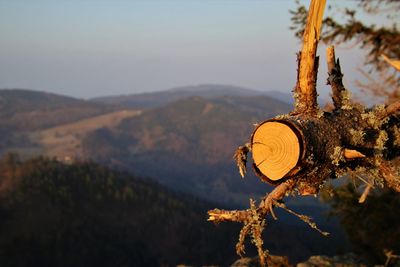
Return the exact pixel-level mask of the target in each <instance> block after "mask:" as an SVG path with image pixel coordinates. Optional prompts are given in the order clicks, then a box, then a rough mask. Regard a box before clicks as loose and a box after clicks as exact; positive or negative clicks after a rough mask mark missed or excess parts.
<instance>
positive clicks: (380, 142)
mask: <svg viewBox="0 0 400 267" xmlns="http://www.w3.org/2000/svg"><path fill="white" fill-rule="evenodd" d="M388 139H389V137H388V134H387V132H386V131H384V130H382V131H380V132H379V136H378V138H377V139H376V141H375V147H374V148H375V149H376V150H378V151H382V150H383V149H384V148H385V144H386V142H387V140H388Z"/></svg>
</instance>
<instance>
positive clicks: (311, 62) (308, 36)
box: [295, 0, 326, 114]
mask: <svg viewBox="0 0 400 267" xmlns="http://www.w3.org/2000/svg"><path fill="white" fill-rule="evenodd" d="M325 4H326V0H319V1H311V3H310V8H309V11H308V17H307V24H306V28H305V29H304V35H303V47H302V49H301V52H300V55H299V57H298V60H299V69H298V77H297V85H296V88H295V93H296V97H295V112H297V113H310V114H313V113H316V112H317V109H318V103H317V96H318V94H317V89H316V83H317V72H318V58H317V57H316V54H317V48H318V41H319V38H320V35H321V25H322V18H323V15H324V9H325Z"/></svg>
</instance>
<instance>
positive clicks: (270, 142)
mask: <svg viewBox="0 0 400 267" xmlns="http://www.w3.org/2000/svg"><path fill="white" fill-rule="evenodd" d="M251 145H252V153H253V160H254V164H255V166H256V167H257V168H258V170H259V171H260V172H261V173H262V174H263V175H265V176H266V177H267V178H268V179H269V180H271V181H274V182H275V181H278V180H280V179H282V178H285V177H288V176H290V175H292V174H294V173H293V171H294V170H295V169H296V166H297V164H298V162H299V158H300V155H301V153H302V151H301V150H302V146H301V143H300V140H299V137H298V134H296V131H295V129H293V128H292V127H290V126H288V125H287V124H285V123H282V122H278V121H267V122H264V123H263V124H261V125H260V126H258V127H257V129H256V130H255V131H254V133H253V136H252V144H251Z"/></svg>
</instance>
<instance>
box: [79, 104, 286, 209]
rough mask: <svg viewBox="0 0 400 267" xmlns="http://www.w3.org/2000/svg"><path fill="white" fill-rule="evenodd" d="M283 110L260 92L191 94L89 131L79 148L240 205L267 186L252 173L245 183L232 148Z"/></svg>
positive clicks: (181, 187)
mask: <svg viewBox="0 0 400 267" xmlns="http://www.w3.org/2000/svg"><path fill="white" fill-rule="evenodd" d="M288 109H289V105H287V104H285V103H282V102H279V101H277V100H275V99H272V98H268V97H265V96H257V97H234V96H229V97H218V98H213V99H204V98H201V97H191V98H186V99H183V100H180V101H177V102H174V103H171V104H169V105H167V106H165V107H161V108H157V109H151V110H147V111H144V112H143V113H142V114H141V115H140V116H136V117H131V118H127V119H125V120H123V121H122V122H121V123H120V124H119V125H118V126H117V127H115V128H113V129H106V128H102V129H99V130H97V131H94V132H92V133H90V134H88V135H87V136H86V137H85V138H84V140H83V141H82V149H83V153H84V155H85V157H90V158H93V159H94V160H96V161H98V162H103V163H105V164H109V165H111V166H116V167H122V168H125V169H126V168H127V169H130V170H132V171H134V172H135V173H139V174H141V175H144V176H150V177H155V178H156V179H157V180H159V181H160V182H161V183H163V184H165V185H168V186H169V187H171V188H173V189H175V190H180V191H185V192H191V193H193V194H196V195H200V196H202V197H204V198H207V199H211V200H214V201H220V202H225V203H231V204H238V203H242V204H243V203H247V198H248V195H249V194H263V193H265V190H266V188H267V186H266V185H265V184H263V183H261V182H260V181H259V180H258V179H256V178H255V177H249V179H248V181H247V182H246V183H244V182H243V180H242V179H240V176H239V174H238V171H237V169H236V167H235V163H234V161H233V159H232V156H233V152H234V151H235V149H236V147H237V146H239V145H240V144H242V143H243V142H246V140H247V139H248V137H249V135H250V131H251V129H252V128H253V124H254V123H256V122H260V121H261V120H262V119H264V118H267V117H269V116H273V115H275V114H279V113H283V112H285V111H286V110H288ZM99 144H101V146H99Z"/></svg>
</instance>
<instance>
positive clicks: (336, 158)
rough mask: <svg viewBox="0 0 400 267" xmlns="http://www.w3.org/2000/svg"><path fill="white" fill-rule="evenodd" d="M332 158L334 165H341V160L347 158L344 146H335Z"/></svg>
mask: <svg viewBox="0 0 400 267" xmlns="http://www.w3.org/2000/svg"><path fill="white" fill-rule="evenodd" d="M330 158H331V160H332V164H333V165H336V166H339V164H340V162H341V161H344V160H345V159H344V157H343V148H342V147H340V146H337V147H335V148H334V150H333V154H332V155H331V156H330Z"/></svg>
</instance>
